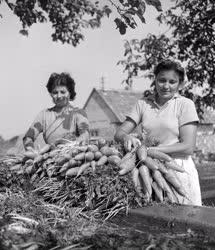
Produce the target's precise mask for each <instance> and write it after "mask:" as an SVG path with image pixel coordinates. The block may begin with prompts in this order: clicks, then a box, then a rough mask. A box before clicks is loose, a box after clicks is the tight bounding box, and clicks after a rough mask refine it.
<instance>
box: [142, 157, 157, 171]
mask: <svg viewBox="0 0 215 250" xmlns="http://www.w3.org/2000/svg"><path fill="white" fill-rule="evenodd" d="M144 164H145V165H146V166H147V167H148V168H149V169H151V170H157V169H159V166H158V164H157V162H156V161H154V160H153V159H152V158H151V157H149V156H147V157H146V159H145V161H144Z"/></svg>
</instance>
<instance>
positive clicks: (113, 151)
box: [100, 146, 119, 156]
mask: <svg viewBox="0 0 215 250" xmlns="http://www.w3.org/2000/svg"><path fill="white" fill-rule="evenodd" d="M100 152H101V153H102V154H103V155H106V156H110V155H118V154H119V151H118V150H117V149H115V148H113V147H112V148H111V147H108V146H104V147H102V148H101V149H100Z"/></svg>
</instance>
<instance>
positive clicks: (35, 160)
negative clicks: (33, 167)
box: [34, 155, 43, 164]
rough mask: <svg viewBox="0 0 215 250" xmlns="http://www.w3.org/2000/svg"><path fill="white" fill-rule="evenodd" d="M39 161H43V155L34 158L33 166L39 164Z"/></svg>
mask: <svg viewBox="0 0 215 250" xmlns="http://www.w3.org/2000/svg"><path fill="white" fill-rule="evenodd" d="M41 161H43V155H38V156H36V157H35V158H34V164H39V163H40V162H41Z"/></svg>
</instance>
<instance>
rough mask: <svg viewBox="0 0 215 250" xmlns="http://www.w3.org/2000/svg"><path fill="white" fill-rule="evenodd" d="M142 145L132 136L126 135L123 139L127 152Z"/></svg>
mask: <svg viewBox="0 0 215 250" xmlns="http://www.w3.org/2000/svg"><path fill="white" fill-rule="evenodd" d="M140 145H141V142H140V140H139V139H137V138H136V137H134V136H132V135H125V136H124V138H123V146H124V148H125V150H126V151H131V150H132V148H136V147H138V146H140Z"/></svg>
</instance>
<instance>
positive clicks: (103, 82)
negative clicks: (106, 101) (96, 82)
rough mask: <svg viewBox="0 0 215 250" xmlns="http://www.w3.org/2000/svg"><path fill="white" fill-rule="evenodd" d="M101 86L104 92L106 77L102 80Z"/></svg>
mask: <svg viewBox="0 0 215 250" xmlns="http://www.w3.org/2000/svg"><path fill="white" fill-rule="evenodd" d="M100 85H101V90H102V91H104V90H105V77H104V76H102V77H101V79H100Z"/></svg>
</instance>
